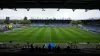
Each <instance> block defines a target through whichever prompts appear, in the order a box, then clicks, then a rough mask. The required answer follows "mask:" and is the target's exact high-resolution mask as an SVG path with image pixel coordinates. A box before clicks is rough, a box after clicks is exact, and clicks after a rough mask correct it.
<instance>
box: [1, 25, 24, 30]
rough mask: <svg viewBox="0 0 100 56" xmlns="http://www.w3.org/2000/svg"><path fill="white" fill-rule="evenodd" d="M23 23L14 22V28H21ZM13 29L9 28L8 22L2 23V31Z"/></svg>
mask: <svg viewBox="0 0 100 56" xmlns="http://www.w3.org/2000/svg"><path fill="white" fill-rule="evenodd" d="M21 26H22V25H21V24H12V29H14V28H20V27H21ZM8 30H11V29H10V28H9V25H7V24H0V32H4V31H8Z"/></svg>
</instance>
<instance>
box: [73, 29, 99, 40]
mask: <svg viewBox="0 0 100 56" xmlns="http://www.w3.org/2000/svg"><path fill="white" fill-rule="evenodd" d="M74 29H75V30H76V31H78V32H81V33H82V34H83V35H82V36H83V37H84V38H86V39H94V37H95V39H100V38H99V36H98V35H97V34H93V33H90V32H89V31H85V30H84V31H83V30H81V29H79V28H77V29H76V28H74Z"/></svg>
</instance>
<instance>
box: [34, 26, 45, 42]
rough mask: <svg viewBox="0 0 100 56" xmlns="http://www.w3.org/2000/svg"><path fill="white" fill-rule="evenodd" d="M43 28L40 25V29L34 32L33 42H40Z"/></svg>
mask: <svg viewBox="0 0 100 56" xmlns="http://www.w3.org/2000/svg"><path fill="white" fill-rule="evenodd" d="M44 31H45V28H44V27H41V28H40V30H39V31H38V32H37V33H36V34H35V36H34V37H35V39H34V41H35V42H42V40H41V39H42V38H43V34H44Z"/></svg>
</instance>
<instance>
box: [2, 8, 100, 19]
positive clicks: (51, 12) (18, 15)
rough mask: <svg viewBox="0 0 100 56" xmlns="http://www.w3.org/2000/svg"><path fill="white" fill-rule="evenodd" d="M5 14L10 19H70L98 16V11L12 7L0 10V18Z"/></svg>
mask: <svg viewBox="0 0 100 56" xmlns="http://www.w3.org/2000/svg"><path fill="white" fill-rule="evenodd" d="M6 16H9V17H10V18H11V19H23V17H24V16H27V17H28V18H29V19H30V18H31V17H33V18H37V17H39V18H46V17H48V18H52V17H55V18H57V19H60V18H69V17H70V18H71V19H88V18H92V17H100V11H99V10H90V11H88V12H85V10H80V9H77V10H75V12H73V11H72V10H71V9H60V11H57V9H45V11H42V9H30V11H27V10H26V9H17V11H14V10H12V9H3V10H0V19H1V18H2V19H5V17H6Z"/></svg>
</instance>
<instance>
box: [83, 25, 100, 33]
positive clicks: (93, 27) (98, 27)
mask: <svg viewBox="0 0 100 56" xmlns="http://www.w3.org/2000/svg"><path fill="white" fill-rule="evenodd" d="M81 28H82V29H86V30H89V31H93V32H100V25H91V24H87V25H82V26H81Z"/></svg>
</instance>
